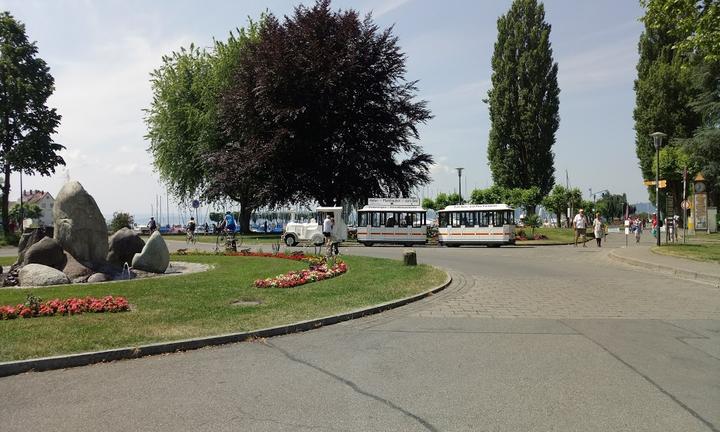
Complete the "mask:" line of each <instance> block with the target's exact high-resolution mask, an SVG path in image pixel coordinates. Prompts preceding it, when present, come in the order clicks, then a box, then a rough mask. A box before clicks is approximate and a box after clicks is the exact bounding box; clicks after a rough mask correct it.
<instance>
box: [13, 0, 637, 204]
mask: <svg viewBox="0 0 720 432" xmlns="http://www.w3.org/2000/svg"><path fill="white" fill-rule="evenodd" d="M301 3H302V4H312V3H313V2H312V1H300V0H296V1H285V0H270V1H231V0H228V1H220V0H217V1H213V2H200V1H197V0H196V1H170V0H158V1H135V0H103V1H92V0H61V1H37V0H0V10H4V11H9V12H10V13H11V14H12V15H13V16H14V17H15V18H16V19H18V20H20V21H22V22H23V23H24V24H25V26H26V32H27V35H28V38H29V39H30V40H31V41H35V42H36V43H37V47H38V50H39V54H38V55H39V56H40V57H41V58H43V59H44V60H45V61H46V62H47V63H48V65H49V67H50V72H51V74H52V75H53V76H54V78H55V86H56V90H55V93H54V94H53V96H52V97H51V98H50V100H49V105H50V106H51V107H55V108H57V109H58V112H59V113H60V114H61V115H62V117H63V118H62V122H61V125H60V127H59V129H58V132H57V135H56V136H55V137H54V138H55V141H56V142H58V143H60V144H63V145H64V146H65V147H66V150H64V151H63V152H62V153H61V155H62V156H63V157H64V159H65V161H66V164H67V165H66V166H65V167H58V169H57V172H56V174H55V175H54V176H52V177H40V176H23V189H40V190H46V191H49V192H50V193H51V194H52V195H53V196H56V195H57V192H58V191H59V190H60V188H61V186H62V184H63V183H64V182H65V181H67V179H72V180H77V181H79V182H80V183H82V184H83V186H84V187H85V189H86V190H87V191H88V192H89V193H90V194H91V195H93V196H94V198H95V200H96V201H97V203H98V206H99V207H100V210H101V211H102V212H103V213H104V214H105V215H111V214H112V213H113V212H116V211H125V212H129V213H131V214H135V215H136V217H138V216H139V215H143V216H145V215H149V214H150V210H151V206H154V205H155V203H156V200H157V197H158V196H162V197H163V198H162V201H163V206H164V203H165V202H166V198H165V195H166V192H165V187H164V186H163V184H162V182H161V181H160V180H159V176H158V175H157V173H156V172H154V169H153V166H152V156H151V155H150V154H149V153H148V152H147V148H148V142H147V140H146V139H145V138H144V137H145V135H146V133H147V128H146V125H145V123H144V120H143V118H144V113H143V110H144V109H146V108H148V107H149V105H150V103H151V100H152V93H151V87H150V81H149V74H150V72H152V71H153V70H154V69H155V68H157V67H158V66H160V64H161V57H162V56H163V55H165V54H169V53H171V52H172V51H174V50H178V49H179V48H180V47H183V46H188V45H190V43H191V42H194V43H195V44H196V45H199V46H201V47H202V46H206V47H209V46H211V44H212V41H213V39H214V38H215V39H225V38H226V37H227V35H228V32H229V31H230V30H233V29H235V28H237V27H243V26H244V25H246V24H247V22H248V21H247V20H248V17H250V18H254V19H257V18H258V17H259V16H260V14H261V13H262V12H263V11H265V10H269V11H270V12H272V13H273V14H275V15H276V16H284V15H286V14H290V13H291V12H292V10H293V8H294V7H295V6H297V5H298V4H301ZM510 4H511V1H510V0H503V1H501V0H484V1H472V0H445V1H442V2H440V1H435V0H384V1H383V0H358V1H347V0H335V1H333V3H332V5H333V7H334V8H336V9H350V8H352V9H355V10H358V11H360V12H361V13H363V14H365V13H372V15H373V17H374V20H375V22H376V23H377V24H378V25H379V26H380V27H381V28H387V27H390V26H393V28H394V30H393V32H394V34H395V35H396V36H398V38H399V45H400V47H401V48H402V50H403V51H404V52H405V54H406V55H407V74H406V79H408V80H418V88H419V92H418V98H419V99H424V100H427V101H428V103H429V107H430V109H431V111H432V114H433V116H434V118H433V119H432V120H430V121H429V122H428V123H427V124H425V125H423V126H422V127H421V128H420V140H419V143H420V144H421V146H422V147H423V148H424V150H425V151H426V152H427V153H430V154H432V155H433V156H434V158H435V161H436V164H435V165H434V166H433V168H432V170H431V172H432V179H433V181H432V183H431V184H429V185H427V186H426V187H424V188H421V190H420V195H421V196H429V197H433V196H435V195H436V194H437V193H438V192H456V191H457V188H458V176H457V171H456V170H455V169H454V168H456V167H463V168H464V171H463V176H462V181H461V186H462V193H463V196H467V194H466V192H467V191H468V190H472V189H475V188H486V187H489V186H490V185H491V184H492V177H491V174H490V169H489V167H488V162H487V143H488V136H489V130H490V120H489V115H488V108H487V105H486V104H484V103H483V102H482V99H484V98H486V97H487V91H488V89H489V87H490V77H491V74H492V70H491V66H490V61H491V57H492V52H493V45H494V43H495V41H496V38H497V26H496V24H497V18H498V17H499V16H500V15H502V14H504V13H505V12H507V10H508V9H509V7H510ZM544 5H545V14H546V15H545V19H546V21H547V22H548V23H549V24H550V25H551V26H552V31H551V34H550V40H551V44H552V49H553V56H554V59H555V61H556V62H557V63H558V69H559V72H558V82H559V86H560V89H561V93H560V127H559V129H558V131H557V133H556V143H555V146H554V152H555V171H556V183H557V184H562V185H565V184H566V183H567V184H569V185H570V187H577V188H580V190H581V191H582V192H583V194H584V197H585V198H586V199H591V196H590V190H592V192H598V191H601V190H609V191H610V192H611V193H627V195H628V200H629V201H630V202H644V201H647V200H648V197H647V192H646V189H645V187H644V186H643V184H642V181H643V179H642V174H641V172H640V169H639V167H638V161H637V157H636V155H635V131H634V129H633V119H632V111H633V108H634V105H635V94H634V91H633V81H634V79H635V78H636V71H635V66H636V64H637V60H638V54H637V42H638V39H639V37H640V34H641V32H642V29H643V27H642V24H641V23H640V22H639V21H638V18H639V17H640V16H642V14H643V10H642V8H641V7H640V5H639V2H637V1H635V0H604V1H601V2H600V1H594V0H577V1H567V0H546V1H545V2H544ZM19 181H20V176H19V174H14V175H13V177H12V191H11V199H17V198H18V197H19V195H20V185H19ZM169 202H170V212H171V213H172V212H174V210H176V209H178V208H185V207H187V206H188V205H189V203H178V202H176V201H175V200H174V199H173V198H172V197H170V199H169Z"/></svg>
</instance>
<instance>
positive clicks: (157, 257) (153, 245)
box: [132, 231, 170, 273]
mask: <svg viewBox="0 0 720 432" xmlns="http://www.w3.org/2000/svg"><path fill="white" fill-rule="evenodd" d="M169 265H170V251H168V247H167V244H165V240H163V238H162V236H161V235H160V233H159V232H158V231H155V232H154V233H153V234H152V235H151V236H150V239H148V241H147V243H146V244H145V247H144V248H143V250H142V252H140V253H138V254H135V256H134V257H133V259H132V268H133V269H137V270H143V271H147V272H151V273H165V270H167V268H168V266H169Z"/></svg>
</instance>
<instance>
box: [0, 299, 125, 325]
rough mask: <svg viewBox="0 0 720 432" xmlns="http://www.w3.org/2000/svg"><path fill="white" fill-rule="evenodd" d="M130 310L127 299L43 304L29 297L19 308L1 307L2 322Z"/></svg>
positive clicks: (76, 300)
mask: <svg viewBox="0 0 720 432" xmlns="http://www.w3.org/2000/svg"><path fill="white" fill-rule="evenodd" d="M129 309H130V306H129V304H128V301H127V299H126V298H125V297H113V296H105V297H103V298H95V297H85V298H69V299H65V300H60V299H54V300H48V301H46V302H43V301H42V300H41V299H39V298H37V297H33V296H28V300H27V301H26V302H25V303H21V304H19V305H17V306H0V320H7V319H14V318H34V317H41V316H53V315H78V314H81V313H85V312H93V313H102V312H122V311H127V310H129Z"/></svg>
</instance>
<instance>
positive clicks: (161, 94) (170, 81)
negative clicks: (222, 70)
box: [145, 44, 220, 202]
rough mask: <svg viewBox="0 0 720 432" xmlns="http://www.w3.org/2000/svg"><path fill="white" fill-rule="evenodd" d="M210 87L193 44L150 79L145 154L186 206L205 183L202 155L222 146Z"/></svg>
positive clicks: (204, 58) (205, 57)
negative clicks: (149, 103)
mask: <svg viewBox="0 0 720 432" xmlns="http://www.w3.org/2000/svg"><path fill="white" fill-rule="evenodd" d="M211 81H212V65H211V63H210V55H209V54H208V53H207V52H206V51H204V50H201V49H199V48H197V47H196V46H195V45H193V44H191V45H190V47H189V48H188V49H186V48H181V49H180V50H179V51H175V52H173V53H172V54H170V55H166V56H163V57H162V65H161V66H160V67H159V68H158V69H156V70H154V71H153V72H152V73H151V86H152V90H153V100H152V104H151V106H150V108H149V109H147V110H145V112H146V117H145V122H146V124H147V126H148V133H147V136H146V138H147V139H148V140H149V142H150V146H149V149H148V150H149V151H150V153H151V154H152V156H153V164H154V166H155V169H156V170H157V171H158V173H159V174H160V178H161V179H162V180H163V181H164V182H165V183H166V185H167V186H168V189H169V190H170V192H172V193H173V194H174V195H175V196H176V197H178V198H179V199H181V200H183V201H186V202H187V201H189V200H190V199H192V198H194V197H195V196H197V195H198V194H199V193H200V192H201V191H202V188H203V186H204V185H205V183H206V182H207V175H206V171H207V170H206V164H205V163H204V155H205V153H207V152H209V151H211V150H214V149H217V148H218V147H219V146H220V143H218V135H219V130H218V127H217V125H216V122H215V118H214V117H213V113H214V112H215V109H214V107H215V105H216V100H215V99H214V98H213V95H212V94H211V90H212V87H211V85H210V83H211Z"/></svg>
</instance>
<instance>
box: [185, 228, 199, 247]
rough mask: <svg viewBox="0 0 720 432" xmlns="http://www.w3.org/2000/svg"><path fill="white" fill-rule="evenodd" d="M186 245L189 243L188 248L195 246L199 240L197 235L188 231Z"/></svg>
mask: <svg viewBox="0 0 720 432" xmlns="http://www.w3.org/2000/svg"><path fill="white" fill-rule="evenodd" d="M185 243H187V245H188V246H190V245H193V246H195V244H196V243H197V239H196V238H195V233H194V232H192V231H188V232H187V234H186V236H185Z"/></svg>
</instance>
